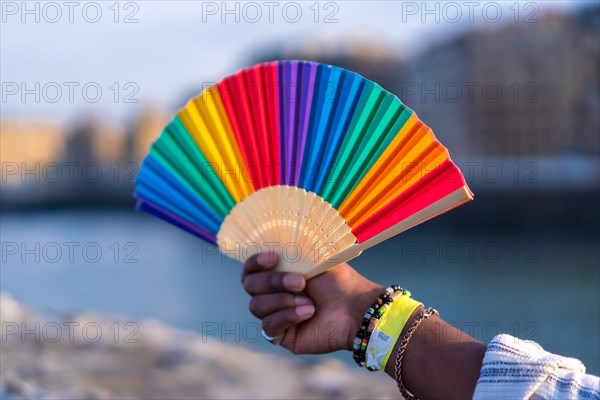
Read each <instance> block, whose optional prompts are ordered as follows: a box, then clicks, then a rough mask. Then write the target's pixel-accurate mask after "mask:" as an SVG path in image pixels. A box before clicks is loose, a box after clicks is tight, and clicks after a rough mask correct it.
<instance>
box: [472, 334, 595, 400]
mask: <svg viewBox="0 0 600 400" xmlns="http://www.w3.org/2000/svg"><path fill="white" fill-rule="evenodd" d="M473 398H474V399H476V400H477V399H493V400H504V399H506V400H517V399H532V400H534V399H535V400H537V399H553V400H554V399H597V400H600V379H599V378H598V377H596V376H592V375H586V373H585V366H584V365H583V364H582V363H581V361H579V360H577V359H574V358H568V357H562V356H558V355H556V354H552V353H548V352H547V351H545V350H544V349H542V347H541V346H540V345H539V344H537V343H535V342H532V341H528V340H521V339H517V338H515V337H513V336H510V335H505V334H502V335H498V336H496V337H495V338H494V339H493V340H492V341H491V342H490V343H489V345H488V347H487V351H486V353H485V356H484V358H483V366H482V367H481V373H480V376H479V380H478V381H477V387H476V388H475V394H474V395H473Z"/></svg>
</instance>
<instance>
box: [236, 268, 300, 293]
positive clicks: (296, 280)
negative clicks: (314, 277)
mask: <svg viewBox="0 0 600 400" xmlns="http://www.w3.org/2000/svg"><path fill="white" fill-rule="evenodd" d="M242 284H243V285H244V289H245V290H246V292H248V293H249V294H250V295H252V296H255V295H257V294H267V293H277V292H301V291H302V290H304V287H305V286H306V279H304V276H302V275H301V274H297V273H294V272H256V273H253V274H249V275H247V276H246V277H245V278H244V280H243V281H242Z"/></svg>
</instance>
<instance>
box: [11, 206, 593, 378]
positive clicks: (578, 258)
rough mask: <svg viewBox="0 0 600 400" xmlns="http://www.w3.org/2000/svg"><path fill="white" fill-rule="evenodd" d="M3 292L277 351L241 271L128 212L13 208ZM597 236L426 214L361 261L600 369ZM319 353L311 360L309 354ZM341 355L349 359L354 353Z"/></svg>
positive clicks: (461, 311)
mask: <svg viewBox="0 0 600 400" xmlns="http://www.w3.org/2000/svg"><path fill="white" fill-rule="evenodd" d="M0 221H1V222H0V233H1V236H2V267H1V269H0V278H1V280H0V289H1V291H2V292H7V293H9V294H10V295H12V296H13V297H14V298H15V299H16V300H17V301H19V302H22V303H24V304H26V305H29V306H32V307H34V308H36V309H37V310H39V311H42V312H46V313H50V314H52V313H65V312H77V311H93V312H98V313H103V314H106V315H112V316H115V318H117V317H118V318H119V319H120V320H122V319H125V320H132V321H137V320H144V319H147V318H151V319H158V320H160V321H163V322H165V323H167V324H169V325H172V326H174V327H178V328H183V329H189V330H193V331H196V332H198V333H200V334H201V335H202V336H203V337H207V338H208V337H211V338H216V339H217V340H221V341H223V342H237V343H246V344H248V345H250V346H258V347H259V348H260V349H263V350H265V351H269V352H278V353H284V350H282V349H280V348H276V347H274V346H270V345H267V344H265V343H264V341H263V340H262V338H261V337H260V334H259V332H260V324H259V322H258V321H257V320H256V319H255V318H253V317H252V315H251V314H250V313H249V311H248V306H247V302H248V296H247V295H246V293H245V292H244V291H243V289H242V288H241V285H240V276H239V275H240V271H241V266H240V265H238V264H236V263H235V262H233V261H231V260H228V259H224V260H222V259H221V257H220V256H219V255H216V254H214V249H212V248H210V247H208V245H206V244H204V243H203V242H201V241H200V240H198V239H196V238H195V237H193V236H191V235H189V234H187V233H184V232H182V231H179V230H178V229H176V228H173V227H171V226H170V225H168V224H165V223H163V222H161V221H158V220H156V219H154V218H151V217H148V216H146V215H141V214H136V213H133V212H125V211H91V210H87V211H55V212H48V211H45V212H38V213H27V214H25V213H23V214H20V213H14V214H13V213H4V214H2V215H1V218H0ZM598 246H599V245H598V238H597V235H596V234H595V233H594V234H591V235H590V234H589V232H583V231H582V232H579V233H578V232H577V231H575V232H573V231H572V230H570V231H569V230H561V229H560V228H559V227H554V228H552V229H551V230H549V229H547V228H543V229H542V228H535V227H528V228H522V229H511V230H506V231H502V230H497V229H496V230H491V229H490V230H489V231H485V230H484V229H481V228H479V229H477V230H467V229H465V228H461V227H456V226H453V227H449V226H448V225H447V224H446V225H444V224H443V221H441V222H438V221H437V220H434V221H429V222H427V223H425V224H424V225H422V226H420V227H416V228H414V229H412V230H410V231H408V232H405V233H404V234H402V235H399V236H397V237H395V238H393V239H391V240H389V241H387V242H384V243H382V244H380V245H378V246H376V247H375V248H373V249H371V250H369V251H367V252H365V253H364V254H363V255H361V256H360V257H359V258H357V259H356V260H354V261H353V262H352V265H353V266H354V267H355V268H356V269H357V270H359V272H361V273H363V274H364V275H366V276H367V277H369V278H370V279H373V280H375V281H377V282H379V283H381V284H389V283H393V282H398V283H400V284H401V285H402V286H404V287H406V288H409V289H410V290H411V291H412V293H413V295H414V296H415V297H416V298H417V299H419V300H421V301H423V302H424V303H425V304H426V305H432V306H434V307H436V308H437V309H438V310H439V311H440V313H441V315H442V317H443V318H444V319H445V320H447V321H449V322H451V323H453V324H455V325H457V326H458V327H460V328H462V329H463V330H466V331H467V332H469V333H471V334H472V335H474V336H475V337H477V338H479V339H481V340H485V341H487V340H490V339H491V338H492V337H493V336H494V335H495V334H497V333H500V332H506V333H510V334H512V335H515V336H519V337H521V338H525V339H532V340H536V341H538V342H539V343H540V344H541V345H542V346H543V347H544V348H546V349H547V350H549V351H551V352H555V353H559V354H562V355H565V356H571V357H576V358H579V359H581V360H582V361H583V362H584V363H585V364H586V366H587V368H588V372H590V373H594V374H599V373H600V343H599V341H598V338H599V337H600V326H599V318H598V315H599V313H600V298H599V286H600V273H599V268H598V254H599V247H598ZM312 357H317V356H307V357H304V358H305V360H307V361H309V362H310V360H311V359H312ZM336 357H338V358H340V359H342V360H345V361H346V362H348V363H350V362H351V359H350V357H349V356H348V355H347V354H342V353H340V354H336Z"/></svg>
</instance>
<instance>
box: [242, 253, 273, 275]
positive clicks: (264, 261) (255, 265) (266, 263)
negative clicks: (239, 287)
mask: <svg viewBox="0 0 600 400" xmlns="http://www.w3.org/2000/svg"><path fill="white" fill-rule="evenodd" d="M276 264H277V254H276V253H273V252H268V253H258V254H255V255H253V256H251V257H250V258H248V260H246V262H245V263H244V269H243V270H242V282H243V281H244V278H245V277H246V276H247V275H248V274H252V273H255V272H260V271H267V270H269V269H271V268H273V267H274V266H275V265H276Z"/></svg>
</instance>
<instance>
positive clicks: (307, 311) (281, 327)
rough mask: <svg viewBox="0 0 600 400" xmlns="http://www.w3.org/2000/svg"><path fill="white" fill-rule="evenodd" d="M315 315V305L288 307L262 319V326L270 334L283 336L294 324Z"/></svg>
mask: <svg viewBox="0 0 600 400" xmlns="http://www.w3.org/2000/svg"><path fill="white" fill-rule="evenodd" d="M313 315H315V307H314V306H313V305H311V304H309V305H305V306H299V307H294V308H292V307H288V308H285V309H283V310H279V311H277V312H275V313H273V314H269V315H267V316H266V317H265V318H263V320H262V328H263V329H264V331H265V332H266V334H267V335H269V336H281V335H283V334H284V333H285V331H286V330H288V329H289V328H291V327H292V326H295V325H298V324H299V323H301V322H303V321H306V320H307V319H310V318H311V317H312V316H313Z"/></svg>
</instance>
